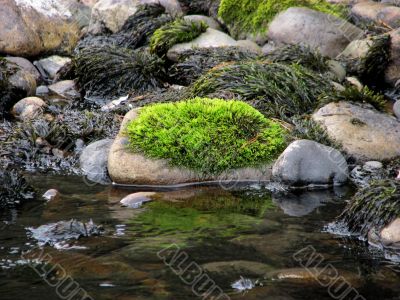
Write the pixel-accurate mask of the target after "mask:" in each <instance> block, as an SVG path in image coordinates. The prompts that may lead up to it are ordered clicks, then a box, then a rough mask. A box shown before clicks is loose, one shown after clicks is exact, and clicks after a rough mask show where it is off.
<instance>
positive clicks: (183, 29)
mask: <svg viewBox="0 0 400 300" xmlns="http://www.w3.org/2000/svg"><path fill="white" fill-rule="evenodd" d="M207 28H208V25H207V24H206V23H204V22H192V21H187V20H184V19H177V20H175V21H174V22H171V23H168V24H165V25H164V26H162V27H161V28H159V29H157V30H156V31H155V32H154V34H153V35H152V37H151V39H150V52H151V53H153V54H157V55H158V56H161V57H162V56H164V55H165V54H166V53H167V52H168V50H169V49H170V48H171V47H172V46H173V45H175V44H179V43H185V42H190V41H192V40H194V39H195V38H197V37H198V36H199V35H200V34H202V33H203V32H205V31H206V30H207Z"/></svg>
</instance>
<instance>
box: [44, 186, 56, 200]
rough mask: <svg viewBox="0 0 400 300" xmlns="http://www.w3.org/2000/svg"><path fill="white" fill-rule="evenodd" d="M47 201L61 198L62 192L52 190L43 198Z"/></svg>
mask: <svg viewBox="0 0 400 300" xmlns="http://www.w3.org/2000/svg"><path fill="white" fill-rule="evenodd" d="M42 197H43V198H44V199H46V200H47V201H51V200H55V199H59V198H60V192H59V191H57V190H56V189H50V190H48V191H47V192H46V193H44V194H43V196H42Z"/></svg>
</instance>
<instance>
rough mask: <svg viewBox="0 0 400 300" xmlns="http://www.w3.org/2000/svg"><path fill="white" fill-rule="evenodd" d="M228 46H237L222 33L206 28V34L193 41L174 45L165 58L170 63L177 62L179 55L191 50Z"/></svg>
mask: <svg viewBox="0 0 400 300" xmlns="http://www.w3.org/2000/svg"><path fill="white" fill-rule="evenodd" d="M229 46H237V42H236V41H235V40H234V39H233V38H231V37H230V36H229V35H227V34H226V33H223V32H222V31H218V30H215V29H212V28H208V29H207V31H206V32H204V33H202V34H201V35H200V36H199V37H197V38H195V39H194V40H193V41H190V42H187V43H181V44H176V45H174V46H173V47H172V48H171V49H169V51H168V53H167V57H168V58H169V59H170V60H172V61H177V57H178V56H179V53H182V52H184V51H186V50H189V49H192V48H216V47H229Z"/></svg>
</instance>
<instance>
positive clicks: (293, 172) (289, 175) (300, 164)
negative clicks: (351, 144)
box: [272, 140, 348, 185]
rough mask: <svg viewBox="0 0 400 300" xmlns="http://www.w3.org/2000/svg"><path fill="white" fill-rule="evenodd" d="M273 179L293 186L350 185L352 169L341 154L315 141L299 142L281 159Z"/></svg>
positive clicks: (287, 150)
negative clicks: (348, 178) (349, 179)
mask: <svg viewBox="0 0 400 300" xmlns="http://www.w3.org/2000/svg"><path fill="white" fill-rule="evenodd" d="M272 175H273V177H274V178H275V179H277V180H280V181H282V182H284V183H286V184H290V185H310V184H335V185H337V184H342V183H345V182H346V181H347V177H348V166H347V162H346V160H345V158H344V157H343V155H342V154H341V153H340V152H339V151H337V150H335V149H333V148H331V147H328V146H324V145H321V144H319V143H317V142H314V141H309V140H299V141H295V142H293V143H291V144H290V145H289V146H288V147H287V148H286V150H285V151H284V152H283V153H282V154H281V156H279V158H278V160H277V161H276V162H275V165H274V166H273V169H272Z"/></svg>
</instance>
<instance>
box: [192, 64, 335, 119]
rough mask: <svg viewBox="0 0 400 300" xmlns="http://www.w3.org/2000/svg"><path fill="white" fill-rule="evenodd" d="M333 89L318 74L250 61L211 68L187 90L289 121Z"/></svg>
mask: <svg viewBox="0 0 400 300" xmlns="http://www.w3.org/2000/svg"><path fill="white" fill-rule="evenodd" d="M332 91H333V86H332V84H331V83H330V81H329V80H327V79H326V78H325V77H324V76H322V75H321V74H318V73H316V72H314V71H312V70H309V69H307V68H304V67H302V66H300V65H298V64H290V65H288V64H282V63H271V62H270V61H269V60H250V61H243V62H235V63H227V64H222V65H220V66H217V67H215V68H213V69H211V70H210V71H209V72H208V73H206V74H205V75H204V76H202V77H200V79H198V80H197V81H196V82H195V83H194V84H193V85H192V86H191V87H190V88H189V92H188V93H189V94H190V95H191V96H202V97H203V96H208V97H209V96H212V97H219V98H224V97H228V98H236V99H240V100H244V101H246V102H248V103H249V104H251V105H252V106H254V107H255V108H257V109H258V110H259V111H261V112H262V113H263V114H265V115H267V116H273V117H281V118H288V117H289V118H290V117H292V116H294V115H302V114H305V113H310V112H311V111H312V110H313V109H315V108H316V107H317V105H318V98H319V97H320V95H322V94H329V93H330V92H332Z"/></svg>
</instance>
